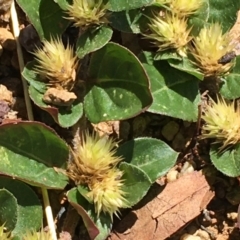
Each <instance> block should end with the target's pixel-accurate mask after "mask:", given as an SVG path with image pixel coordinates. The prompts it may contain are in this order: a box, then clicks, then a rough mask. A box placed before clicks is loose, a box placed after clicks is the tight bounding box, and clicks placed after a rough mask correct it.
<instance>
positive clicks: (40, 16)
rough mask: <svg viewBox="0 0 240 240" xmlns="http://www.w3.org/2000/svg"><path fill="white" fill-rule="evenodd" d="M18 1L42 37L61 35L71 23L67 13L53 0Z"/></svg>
mask: <svg viewBox="0 0 240 240" xmlns="http://www.w3.org/2000/svg"><path fill="white" fill-rule="evenodd" d="M17 2H18V4H19V6H20V7H21V8H22V10H23V11H24V12H25V13H26V15H27V16H28V18H29V20H30V22H31V23H32V24H33V26H34V27H35V29H36V31H37V32H38V34H39V37H40V38H41V39H50V37H51V36H56V35H61V34H62V33H63V32H64V31H65V29H66V28H67V26H68V25H69V21H68V20H67V19H66V14H65V13H64V11H63V10H62V9H61V8H60V7H59V5H58V4H57V3H55V2H54V1H53V0H34V1H28V0H17Z"/></svg>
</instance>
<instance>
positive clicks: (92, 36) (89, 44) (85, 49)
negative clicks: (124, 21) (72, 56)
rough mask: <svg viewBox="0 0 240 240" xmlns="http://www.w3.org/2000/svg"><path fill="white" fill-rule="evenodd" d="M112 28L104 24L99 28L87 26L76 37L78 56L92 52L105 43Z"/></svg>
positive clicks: (109, 36) (110, 34)
mask: <svg viewBox="0 0 240 240" xmlns="http://www.w3.org/2000/svg"><path fill="white" fill-rule="evenodd" d="M112 33H113V31H112V29H111V28H109V27H106V26H102V27H101V28H97V29H92V28H89V29H88V30H86V32H84V33H83V34H82V35H81V36H80V37H79V39H78V41H77V44H76V48H77V50H76V53H77V55H78V57H79V58H83V57H84V56H85V55H87V54H89V53H91V52H94V51H96V50H98V49H100V48H102V47H103V46H104V45H106V44H107V43H108V42H109V41H110V39H111V37H112Z"/></svg>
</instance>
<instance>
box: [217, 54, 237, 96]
mask: <svg viewBox="0 0 240 240" xmlns="http://www.w3.org/2000/svg"><path fill="white" fill-rule="evenodd" d="M239 84H240V56H238V57H237V58H236V65H235V66H234V68H233V70H232V71H231V72H230V73H229V74H227V75H226V76H224V77H223V78H222V86H221V89H220V93H221V95H222V96H223V97H224V98H227V99H235V98H239V97H240V88H239Z"/></svg>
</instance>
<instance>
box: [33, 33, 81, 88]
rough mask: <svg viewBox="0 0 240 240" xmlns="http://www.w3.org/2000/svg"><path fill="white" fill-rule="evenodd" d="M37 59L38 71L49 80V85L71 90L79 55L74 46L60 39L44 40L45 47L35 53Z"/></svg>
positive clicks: (44, 78) (43, 77) (45, 79)
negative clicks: (76, 54) (77, 55)
mask: <svg viewBox="0 0 240 240" xmlns="http://www.w3.org/2000/svg"><path fill="white" fill-rule="evenodd" d="M34 55H35V57H36V61H37V66H36V68H35V71H36V73H38V74H39V75H40V77H41V78H42V79H43V80H44V81H46V82H47V85H48V86H49V87H53V88H57V89H65V90H68V91H70V90H71V89H72V88H73V86H74V82H75V78H76V67H77V63H78V61H77V57H76V56H74V51H73V48H72V47H71V46H69V45H67V46H66V48H65V47H64V44H63V42H62V41H61V40H60V39H59V38H56V39H53V38H51V39H50V41H47V40H44V41H43V48H41V49H40V48H38V49H37V51H36V52H35V53H34Z"/></svg>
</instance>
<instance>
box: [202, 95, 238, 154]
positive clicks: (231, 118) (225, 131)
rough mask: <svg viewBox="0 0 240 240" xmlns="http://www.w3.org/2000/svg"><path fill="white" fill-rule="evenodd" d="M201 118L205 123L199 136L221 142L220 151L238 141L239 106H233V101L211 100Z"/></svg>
mask: <svg viewBox="0 0 240 240" xmlns="http://www.w3.org/2000/svg"><path fill="white" fill-rule="evenodd" d="M202 119H203V120H204V121H205V125H204V126H203V128H202V131H203V134H202V136H201V138H202V139H203V138H214V139H216V141H215V142H216V143H222V147H221V148H220V151H221V150H223V149H225V148H226V147H228V146H230V145H233V144H236V143H238V142H239V141H240V108H239V107H237V108H235V104H234V102H232V103H227V102H226V101H225V100H224V99H218V100H217V102H214V101H212V105H207V108H206V112H205V115H204V116H202Z"/></svg>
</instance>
